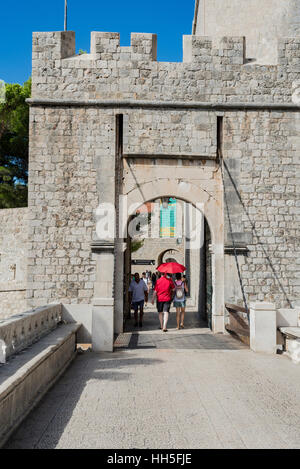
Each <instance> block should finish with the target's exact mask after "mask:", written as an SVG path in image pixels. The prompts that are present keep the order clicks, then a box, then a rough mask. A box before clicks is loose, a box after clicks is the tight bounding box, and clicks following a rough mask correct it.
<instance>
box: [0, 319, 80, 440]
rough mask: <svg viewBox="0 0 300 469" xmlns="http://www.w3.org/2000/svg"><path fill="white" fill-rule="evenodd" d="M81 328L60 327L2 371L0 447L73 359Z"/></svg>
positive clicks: (66, 325) (74, 325)
mask: <svg viewBox="0 0 300 469" xmlns="http://www.w3.org/2000/svg"><path fill="white" fill-rule="evenodd" d="M80 327H81V325H80V324H65V325H61V326H60V327H58V328H57V329H56V330H55V331H53V332H51V333H50V334H48V335H47V336H46V337H44V338H42V339H41V340H40V341H38V342H37V343H35V344H34V345H32V346H31V347H30V348H29V349H28V350H26V351H24V353H22V354H19V355H17V356H16V357H15V358H14V360H12V361H11V362H9V363H7V364H6V365H5V367H3V368H1V378H0V447H1V446H3V444H4V443H5V442H6V441H7V439H8V438H9V436H10V435H11V434H12V432H13V431H15V430H16V428H17V427H18V426H19V425H20V423H21V422H22V421H23V420H24V418H25V417H26V416H27V415H28V413H29V412H30V411H31V410H32V409H33V408H34V407H35V406H36V404H37V403H38V402H39V401H40V399H41V398H42V397H43V396H44V394H45V393H46V392H47V391H48V389H49V388H50V387H51V386H52V385H53V384H54V383H55V381H57V379H58V378H59V377H60V376H61V374H62V373H63V372H64V371H65V369H66V368H67V367H68V365H69V364H70V363H71V361H72V360H73V359H74V358H75V356H76V333H77V331H78V329H79V328H80ZM0 346H1V340H0Z"/></svg>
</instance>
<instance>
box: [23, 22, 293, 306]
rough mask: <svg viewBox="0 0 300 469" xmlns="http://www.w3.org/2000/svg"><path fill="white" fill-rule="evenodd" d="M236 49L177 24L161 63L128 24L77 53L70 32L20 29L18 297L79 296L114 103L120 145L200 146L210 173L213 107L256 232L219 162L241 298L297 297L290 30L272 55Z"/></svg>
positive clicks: (89, 274)
mask: <svg viewBox="0 0 300 469" xmlns="http://www.w3.org/2000/svg"><path fill="white" fill-rule="evenodd" d="M246 52H247V45H246V42H245V38H244V37H223V38H220V40H219V41H215V40H214V41H212V39H211V38H209V37H197V36H184V38H183V62H182V63H162V62H157V61H156V36H155V35H154V34H135V33H134V34H132V36H131V45H130V46H129V47H120V45H119V34H117V33H108V32H105V33H103V32H92V34H91V52H90V54H84V55H80V56H76V55H75V33H74V32H72V31H68V32H40V33H34V34H33V71H32V99H31V100H29V102H30V104H31V112H30V142H31V143H30V171H29V207H30V217H29V218H30V220H29V230H30V250H29V271H28V301H29V304H30V305H32V306H36V305H39V304H44V303H49V302H53V301H55V300H57V299H60V300H61V301H63V302H66V303H89V302H90V300H91V298H92V296H93V285H94V283H93V282H94V281H95V274H96V272H95V260H94V258H93V255H92V251H91V249H90V243H91V242H92V240H93V233H94V231H95V219H94V217H93V210H94V209H95V208H96V207H97V205H98V203H99V202H110V201H114V200H115V196H116V194H115V155H116V153H115V151H116V149H115V133H116V114H123V115H124V137H123V138H124V153H125V154H128V155H129V156H130V154H131V153H134V154H135V156H136V154H137V153H140V154H141V156H143V155H145V154H147V156H149V155H151V154H152V155H161V156H163V155H164V154H167V153H172V154H173V155H176V154H177V155H178V157H179V158H180V155H183V154H188V155H189V157H193V155H198V156H199V155H203V156H204V157H205V158H206V159H212V160H213V161H214V162H212V164H215V174H214V176H213V177H214V181H212V182H214V184H215V185H216V184H219V186H220V184H221V174H220V168H219V166H218V163H217V161H216V150H217V117H222V118H223V136H222V138H223V140H222V143H223V144H222V149H223V157H224V160H225V161H226V163H227V166H228V168H229V169H230V171H231V174H232V177H233V180H234V182H235V184H236V186H237V189H238V190H239V193H240V196H241V199H242V201H243V203H244V205H245V208H246V210H247V212H248V215H249V217H250V219H251V221H252V222H253V223H255V227H256V234H257V235H258V236H259V239H258V238H257V237H256V236H254V234H253V229H252V226H251V224H250V223H249V218H248V216H247V214H246V212H245V211H244V210H243V208H242V205H241V204H240V203H239V201H238V200H237V199H236V195H235V192H234V190H233V187H232V185H231V182H230V180H229V178H228V176H227V175H226V174H225V184H226V190H227V191H228V200H229V205H230V212H231V216H232V226H233V232H234V236H235V239H236V242H238V243H239V245H240V246H242V247H244V248H245V251H248V255H247V256H244V255H243V257H242V259H243V265H242V278H243V283H244V286H245V291H246V294H247V298H248V300H250V301H252V300H268V301H275V302H276V303H277V305H280V306H285V305H286V304H287V298H288V300H289V301H290V302H292V303H293V305H295V304H296V303H297V299H298V298H299V293H300V278H299V275H300V261H299V259H300V252H299V200H298V199H297V197H298V194H299V187H300V185H299V145H300V136H299V125H300V108H298V106H297V105H293V96H294V97H295V95H296V94H297V89H298V82H297V81H298V80H299V79H300V37H296V38H282V39H280V40H279V46H278V64H277V65H269V66H266V65H258V64H256V63H251V62H249V63H247V56H246ZM188 164H190V163H188ZM191 164H193V162H191ZM196 166H197V169H195V171H198V169H199V171H200V168H201V163H199V166H198V164H196ZM214 184H213V183H212V185H211V187H212V188H213V187H215V186H214ZM220 187H221V186H220ZM160 195H161V194H157V196H160ZM170 195H172V194H170ZM208 196H209V197H213V196H214V192H213V190H212V192H211V193H210V194H208ZM222 222H223V221H222V220H220V223H222ZM225 223H226V227H227V230H226V231H227V233H226V239H225V244H226V245H232V242H231V237H230V234H229V231H228V221H227V220H226V216H225ZM260 243H263V246H264V248H265V250H266V252H267V253H268V257H269V259H270V261H271V264H272V266H273V267H272V268H271V267H270V263H269V261H268V260H267V259H266V257H265V255H264V253H263V252H262V244H260ZM228 256H229V254H228V255H227V257H228ZM228 258H229V257H228ZM230 259H232V257H231V256H230ZM230 262H231V261H230ZM272 269H274V271H275V272H276V275H277V277H278V280H279V281H280V283H281V287H283V289H284V292H283V290H282V288H281V287H280V286H279V284H278V281H276V280H275V279H274V271H273V270H272ZM235 275H236V273H235V272H234V273H233V274H232V276H235ZM226 282H227V285H228V286H229V287H230V289H231V291H232V288H231V285H230V283H231V279H230V278H228V277H227V278H226ZM225 292H226V288H225ZM235 295H236V298H225V299H227V300H234V299H235V300H236V301H237V300H238V299H239V298H241V293H240V289H239V285H237V286H236V289H235Z"/></svg>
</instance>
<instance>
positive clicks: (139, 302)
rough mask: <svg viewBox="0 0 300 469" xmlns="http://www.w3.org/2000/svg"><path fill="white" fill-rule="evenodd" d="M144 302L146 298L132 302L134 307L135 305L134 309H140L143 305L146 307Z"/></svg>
mask: <svg viewBox="0 0 300 469" xmlns="http://www.w3.org/2000/svg"><path fill="white" fill-rule="evenodd" d="M144 303H145V301H144V300H141V301H135V302H134V303H132V307H133V309H134V311H138V309H139V307H140V308H143V307H144Z"/></svg>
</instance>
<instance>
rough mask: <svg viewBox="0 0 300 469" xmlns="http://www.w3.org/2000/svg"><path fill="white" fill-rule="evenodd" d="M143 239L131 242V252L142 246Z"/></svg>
mask: <svg viewBox="0 0 300 469" xmlns="http://www.w3.org/2000/svg"><path fill="white" fill-rule="evenodd" d="M144 241H145V240H144V239H138V240H132V241H131V252H136V251H138V250H139V249H140V248H141V247H142V246H143V245H144Z"/></svg>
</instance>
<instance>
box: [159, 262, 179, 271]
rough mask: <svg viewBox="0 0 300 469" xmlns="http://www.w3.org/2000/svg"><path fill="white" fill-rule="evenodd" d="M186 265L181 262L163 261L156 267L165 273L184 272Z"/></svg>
mask: <svg viewBox="0 0 300 469" xmlns="http://www.w3.org/2000/svg"><path fill="white" fill-rule="evenodd" d="M185 269H186V267H184V265H182V264H178V262H165V263H164V264H160V266H159V267H157V270H158V271H159V272H163V273H166V274H177V273H178V272H184V271H185Z"/></svg>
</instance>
